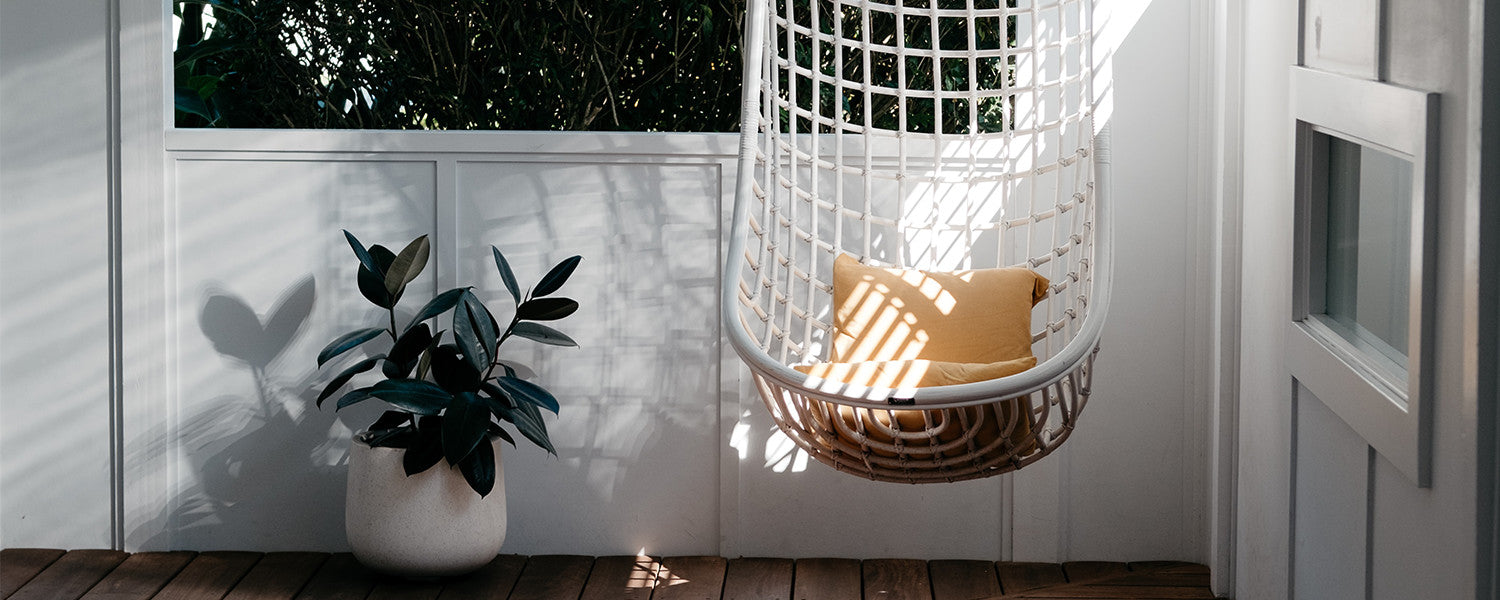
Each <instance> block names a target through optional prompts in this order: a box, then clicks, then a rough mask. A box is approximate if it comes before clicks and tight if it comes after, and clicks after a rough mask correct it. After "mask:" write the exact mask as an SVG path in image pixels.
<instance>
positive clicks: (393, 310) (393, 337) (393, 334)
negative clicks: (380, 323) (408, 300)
mask: <svg viewBox="0 0 1500 600" xmlns="http://www.w3.org/2000/svg"><path fill="white" fill-rule="evenodd" d="M386 311H387V312H389V313H390V314H391V341H392V342H396V341H399V340H400V339H401V338H399V337H397V336H396V307H394V306H392V307H390V308H387V309H386Z"/></svg>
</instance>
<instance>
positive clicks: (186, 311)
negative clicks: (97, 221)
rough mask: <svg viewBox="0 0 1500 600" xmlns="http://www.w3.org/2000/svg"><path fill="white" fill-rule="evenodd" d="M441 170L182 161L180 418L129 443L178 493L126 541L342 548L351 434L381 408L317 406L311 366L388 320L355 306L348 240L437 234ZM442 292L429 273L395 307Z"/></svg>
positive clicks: (176, 274) (176, 368) (178, 192)
mask: <svg viewBox="0 0 1500 600" xmlns="http://www.w3.org/2000/svg"><path fill="white" fill-rule="evenodd" d="M433 170H434V169H433V164H432V163H430V162H354V161H336V160H327V161H274V160H270V161H246V160H179V161H177V162H176V163H175V178H176V181H175V185H174V187H173V192H174V193H173V196H174V200H175V201H174V205H175V211H174V213H175V215H174V217H175V218H174V219H173V224H174V225H175V227H173V228H172V233H171V237H170V238H169V240H170V242H171V243H172V245H173V247H174V248H176V249H177V251H176V252H175V253H174V255H173V257H172V261H171V262H170V264H171V265H172V267H173V268H172V277H173V281H174V291H175V294H174V297H173V299H172V303H171V305H170V306H169V309H168V318H169V319H170V320H169V324H170V325H171V332H172V333H171V334H170V335H169V340H171V342H172V343H171V346H170V348H171V351H172V353H173V356H174V357H175V361H174V363H173V364H171V365H169V370H168V372H169V373H170V374H171V377H170V380H171V382H172V384H173V385H172V387H171V396H169V397H168V398H167V399H166V400H167V403H168V409H169V410H171V411H173V412H174V413H175V418H174V420H173V422H171V423H162V424H160V426H159V427H158V428H156V429H155V430H153V431H150V432H147V433H146V434H145V437H144V439H142V438H136V439H129V440H127V444H128V446H127V447H128V448H131V449H134V450H136V451H142V450H144V449H146V448H159V447H164V448H166V449H167V451H168V452H170V453H172V458H171V459H170V460H172V461H174V464H173V465H172V466H173V470H174V473H175V482H174V483H175V489H174V493H173V498H171V499H170V500H169V501H168V502H167V503H166V504H165V505H164V506H162V507H160V513H159V514H158V515H156V517H155V518H154V519H152V520H150V521H147V522H146V523H145V524H143V525H141V526H139V527H137V528H135V529H133V530H132V531H131V532H129V536H128V538H127V540H128V542H129V543H130V545H132V546H139V547H145V548H172V549H195V550H208V549H261V550H264V549H275V548H299V549H320V550H336V549H342V548H343V547H344V543H343V495H344V473H345V468H344V466H343V462H344V460H345V454H346V451H347V447H348V435H349V432H350V430H351V429H353V430H357V429H359V428H361V427H363V426H364V425H367V424H368V422H369V421H370V420H373V416H374V415H378V414H379V412H378V410H375V407H373V406H370V407H365V406H359V407H354V408H352V409H349V410H346V411H345V412H344V413H341V414H340V415H338V416H335V414H334V411H333V406H332V404H331V403H329V404H328V405H327V406H325V408H324V409H323V410H319V409H317V408H316V407H315V405H314V403H313V400H314V399H315V398H316V397H317V395H318V393H319V392H320V391H322V386H321V384H322V383H323V382H325V381H327V379H328V373H320V372H319V371H318V370H317V362H316V356H317V353H318V350H320V349H321V348H322V347H323V345H324V344H326V343H328V341H330V340H332V339H333V338H334V337H337V336H338V335H339V334H342V333H344V332H345V331H350V330H353V329H358V328H362V327H370V326H378V325H382V324H384V323H385V322H386V320H387V319H388V315H386V314H385V312H384V311H382V310H380V309H378V308H375V307H374V306H373V305H370V304H369V303H368V302H367V301H366V300H365V299H364V298H363V297H361V296H360V294H359V292H358V290H357V288H356V287H355V284H354V281H355V277H354V275H355V270H356V267H357V265H358V260H357V259H356V258H354V255H353V252H352V251H350V249H349V247H348V245H347V243H346V242H345V240H344V238H343V236H342V235H341V234H340V233H339V230H340V229H347V230H349V231H350V232H352V233H354V234H355V235H357V236H358V237H360V238H361V241H363V242H364V243H365V244H366V245H374V244H384V245H386V246H395V249H396V250H399V249H400V247H401V246H402V245H404V244H405V243H406V242H408V241H410V240H411V239H412V238H415V237H416V236H417V235H420V234H421V233H423V232H425V231H426V230H427V229H428V224H429V223H431V222H432V219H433V204H434V190H433ZM434 288H435V286H434V283H433V279H432V276H431V275H430V274H428V275H425V276H424V277H422V278H421V279H418V280H417V281H416V282H414V283H413V284H412V286H411V289H410V292H409V296H408V297H409V299H408V300H406V301H404V302H403V303H402V304H401V305H400V307H398V308H399V309H400V310H402V311H404V312H406V313H410V312H412V311H415V310H416V309H417V308H418V307H420V306H421V303H422V302H425V301H426V299H427V298H428V297H430V295H431V294H432V290H433V289H434ZM380 342H384V340H380V341H379V342H375V343H372V350H371V351H372V352H373V351H377V350H378V348H376V347H375V346H374V345H373V344H379V343H380ZM387 343H388V342H387ZM345 362H348V360H347V359H345V360H340V361H336V363H335V364H342V363H345ZM332 368H333V367H330V369H332ZM329 372H336V371H329ZM160 437H165V438H167V442H166V443H165V444H162V440H161V439H159V438H160Z"/></svg>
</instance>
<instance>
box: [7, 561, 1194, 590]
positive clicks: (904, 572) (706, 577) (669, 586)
mask: <svg viewBox="0 0 1500 600" xmlns="http://www.w3.org/2000/svg"><path fill="white" fill-rule="evenodd" d="M1213 597H1214V596H1213V594H1211V593H1210V592H1209V588H1208V569H1207V567H1204V566H1201V565H1193V564H1188V563H1128V564H1127V563H1101V562H1076V563H1065V564H1061V565H1058V564H1045V563H991V562H985V561H967V560H935V561H930V562H929V561H920V560H901V559H883V560H865V561H858V560H849V559H834V558H805V559H800V560H795V561H793V560H790V559H781V558H735V559H728V560H726V559H723V558H720V557H716V556H671V557H666V558H652V557H635V556H605V557H600V558H593V557H588V556H532V557H526V556H514V555H502V556H499V557H497V558H496V559H495V560H494V562H492V563H490V564H489V566H487V567H485V568H484V569H482V570H480V571H479V572H477V573H474V574H472V575H469V576H467V577H462V578H455V579H450V580H446V581H429V582H409V581H400V580H395V579H391V578H387V577H382V576H379V575H376V574H373V573H370V572H369V571H367V570H365V569H364V568H363V567H361V566H360V565H359V563H358V562H356V561H355V560H354V558H353V557H352V556H350V555H348V554H320V553H308V552H275V553H270V554H259V553H253V552H203V553H194V552H147V553H139V554H126V553H124V552H114V551H109V550H75V551H72V552H64V551H62V550H39V549H6V550H0V600H80V599H82V600H468V599H476V600H505V599H509V600H560V599H566V600H720V599H722V600H751V599H754V600H764V599H783V600H785V599H790V598H796V599H798V600H804V599H805V600H861V599H862V598H863V599H869V600H875V599H879V600H913V599H920V600H955V599H962V600H970V599H975V598H1017V599H1019V598H1048V599H1051V600H1065V599H1069V598H1090V599H1107V598H1114V599H1137V600H1144V599H1150V598H1162V599H1182V598H1213Z"/></svg>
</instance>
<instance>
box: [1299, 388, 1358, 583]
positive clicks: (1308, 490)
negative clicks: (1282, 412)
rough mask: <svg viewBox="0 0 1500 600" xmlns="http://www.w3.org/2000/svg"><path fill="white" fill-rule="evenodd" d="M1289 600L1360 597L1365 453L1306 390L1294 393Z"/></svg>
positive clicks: (1350, 432)
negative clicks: (1292, 583)
mask: <svg viewBox="0 0 1500 600" xmlns="http://www.w3.org/2000/svg"><path fill="white" fill-rule="evenodd" d="M1295 429H1296V431H1297V441H1296V444H1297V445H1296V449H1297V450H1296V452H1297V455H1296V460H1297V475H1296V477H1297V481H1296V494H1297V496H1296V498H1295V499H1294V500H1295V502H1296V503H1297V513H1296V517H1295V518H1296V521H1295V523H1293V532H1294V534H1295V537H1296V539H1295V540H1294V543H1293V550H1292V556H1293V558H1294V560H1295V564H1294V565H1293V567H1294V568H1295V569H1296V573H1297V576H1296V578H1295V586H1296V587H1295V588H1294V589H1293V595H1292V597H1293V598H1298V599H1305V600H1311V599H1314V598H1316V599H1319V600H1337V599H1341V598H1344V599H1350V600H1353V599H1356V598H1364V597H1365V539H1366V538H1365V530H1366V527H1365V525H1366V521H1367V518H1368V512H1367V511H1366V508H1367V506H1366V505H1367V499H1368V493H1369V487H1370V486H1369V483H1370V482H1369V478H1368V476H1367V475H1368V470H1369V469H1368V468H1367V467H1368V464H1369V454H1370V449H1369V445H1367V444H1366V443H1365V441H1364V439H1362V438H1361V437H1360V436H1359V434H1358V433H1357V432H1355V431H1354V430H1353V429H1351V428H1349V426H1348V425H1345V424H1344V422H1343V421H1340V420H1339V418H1338V415H1335V414H1333V412H1332V411H1330V410H1328V407H1327V406H1324V405H1323V403H1322V402H1321V401H1319V400H1318V398H1317V397H1316V396H1314V395H1313V394H1312V392H1310V391H1308V390H1307V388H1303V387H1299V388H1298V390H1297V426H1296V428H1295Z"/></svg>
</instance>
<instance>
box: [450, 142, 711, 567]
mask: <svg viewBox="0 0 1500 600" xmlns="http://www.w3.org/2000/svg"><path fill="white" fill-rule="evenodd" d="M457 173H458V175H457V177H458V185H457V189H458V199H457V202H458V208H457V210H456V216H457V220H458V226H457V228H456V230H457V234H458V244H457V245H458V248H459V254H458V265H459V268H458V270H457V272H458V283H459V284H460V285H470V284H473V285H477V286H478V289H479V292H480V294H481V297H483V298H486V299H487V300H491V302H490V304H492V308H495V309H496V311H497V316H499V317H500V318H501V319H504V318H506V317H507V316H508V315H509V314H510V312H511V311H510V308H509V306H508V305H509V304H510V299H509V297H508V296H509V295H508V294H507V293H506V292H505V288H504V287H503V286H502V284H501V282H500V278H499V276H498V275H497V274H496V270H495V264H494V260H493V258H492V256H491V252H490V249H489V246H490V245H491V244H494V245H495V246H497V247H499V248H500V250H501V251H502V252H504V253H505V256H506V258H507V259H508V260H509V262H510V264H511V267H512V268H513V269H514V270H515V273H516V276H517V278H518V279H519V280H520V281H521V285H522V286H523V287H525V286H529V285H531V284H534V283H535V282H536V281H537V280H538V279H539V278H540V277H541V276H542V274H544V273H546V271H547V269H548V268H549V267H551V266H552V265H553V264H555V263H557V262H558V261H560V260H562V259H564V258H566V257H568V256H571V255H574V254H579V255H582V256H583V257H584V259H583V262H582V263H581V264H580V266H579V267H578V270H577V272H576V273H575V274H574V276H573V277H572V279H571V280H570V281H569V282H568V284H567V285H566V286H565V287H564V288H563V289H562V291H561V292H559V294H561V295H565V296H568V297H571V298H574V299H576V300H578V301H579V303H580V304H581V305H582V308H581V309H580V310H579V312H578V313H577V314H575V315H573V316H571V317H569V318H567V319H566V320H563V321H560V322H559V323H557V324H556V326H557V327H558V328H559V329H561V330H562V331H564V332H566V333H568V334H569V335H570V336H572V337H573V338H574V339H575V340H577V341H578V343H579V346H580V348H576V349H575V348H555V347H546V346H541V345H539V344H535V343H531V342H528V341H526V340H522V339H515V340H513V341H511V342H509V343H507V344H506V346H505V347H503V348H502V350H501V356H502V357H504V358H506V359H508V360H514V361H517V362H519V363H522V364H524V365H527V366H529V367H530V368H531V369H532V370H534V371H535V373H536V380H537V381H538V382H539V383H542V384H543V385H545V386H546V387H547V388H548V389H550V390H551V391H552V392H553V393H554V394H556V395H557V396H558V398H559V399H560V400H561V404H562V410H561V411H560V413H559V415H558V417H557V419H556V420H555V421H551V424H550V425H549V427H550V429H551V432H552V438H553V440H554V444H555V445H556V446H557V449H558V457H557V458H556V459H553V458H551V457H549V456H547V455H546V453H545V452H541V451H539V450H536V449H535V448H531V447H529V446H525V445H523V447H522V448H521V449H519V450H517V451H512V452H507V453H506V454H505V462H506V476H507V477H508V478H509V481H510V484H511V485H510V488H509V489H510V490H511V493H510V506H511V512H512V514H513V515H514V516H515V518H514V520H513V522H512V525H511V527H510V532H509V534H508V539H507V540H506V544H505V551H506V552H516V553H522V554H545V553H585V554H634V553H636V552H639V551H640V550H641V549H645V551H646V552H648V553H652V554H657V553H662V554H678V555H681V554H717V553H718V547H719V533H718V526H719V515H718V509H717V506H716V502H715V500H716V498H717V497H718V494H719V489H718V479H717V476H718V472H719V457H718V452H719V449H720V446H721V444H720V442H719V439H718V434H719V422H718V410H719V406H718V393H719V374H718V368H717V365H718V355H719V347H718V343H719V335H718V322H717V321H718V319H717V314H718V313H717V309H716V307H717V300H718V296H717V294H718V285H717V281H718V279H717V273H718V269H719V252H718V246H719V221H720V213H719V210H720V204H721V196H720V193H721V188H722V186H721V177H722V169H721V166H720V165H719V164H718V163H701V164H649V163H623V164H567V163H562V164H558V163H548V164H537V163H524V162H509V163H506V162H494V163H491V162H462V163H460V164H459V165H458V169H457ZM501 307H504V308H501ZM523 444H524V441H523ZM563 499H566V500H564V501H562V502H559V501H560V500H563Z"/></svg>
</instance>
